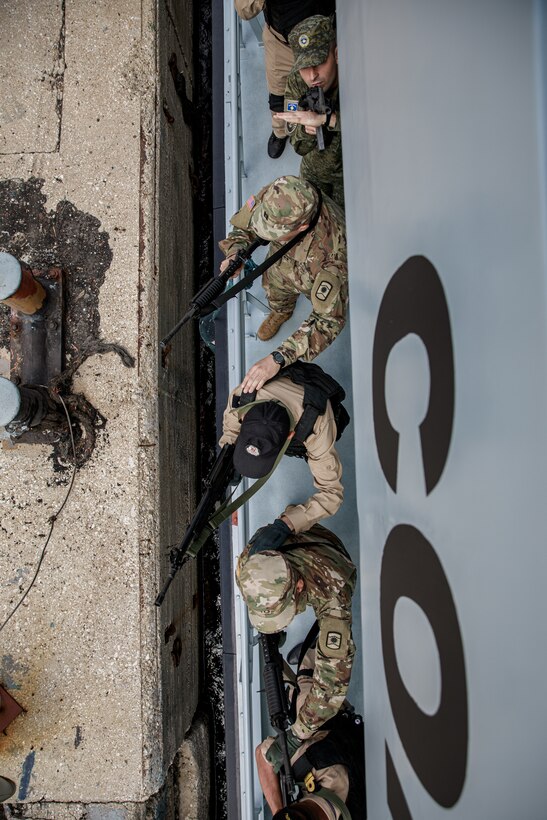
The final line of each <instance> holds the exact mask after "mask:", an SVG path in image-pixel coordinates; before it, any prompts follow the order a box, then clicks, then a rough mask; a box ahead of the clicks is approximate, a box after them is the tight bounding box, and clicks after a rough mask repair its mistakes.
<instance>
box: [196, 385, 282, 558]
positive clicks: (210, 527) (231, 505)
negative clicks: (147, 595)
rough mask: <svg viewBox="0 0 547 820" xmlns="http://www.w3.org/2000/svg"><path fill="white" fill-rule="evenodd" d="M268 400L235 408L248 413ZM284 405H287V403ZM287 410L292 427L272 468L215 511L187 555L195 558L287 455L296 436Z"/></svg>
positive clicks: (243, 413)
mask: <svg viewBox="0 0 547 820" xmlns="http://www.w3.org/2000/svg"><path fill="white" fill-rule="evenodd" d="M266 401H270V399H260V400H259V401H253V402H249V404H244V405H243V407H238V408H234V409H236V410H237V412H238V415H239V414H240V415H245V413H247V411H248V410H250V409H251V407H254V406H255V405H257V404H265V402H266ZM283 406H284V407H285V405H283ZM285 410H286V411H287V413H288V415H289V421H290V428H291V429H290V432H289V435H288V436H287V438H286V439H285V443H284V444H283V447H282V448H281V450H280V451H279V453H278V454H277V458H276V460H275V461H274V464H273V467H272V469H271V470H270V472H269V473H267V474H266V475H265V476H262V478H259V479H257V480H256V481H255V482H254V483H253V484H252V485H251V486H250V487H249V488H248V489H247V490H245V492H243V493H241V495H239V496H238V497H237V498H236V500H235V501H232V502H229V501H225V502H224V503H223V504H221V505H220V507H219V508H218V509H217V510H216V511H215V512H214V513H213V515H212V516H211V517H210V518H209V520H208V521H207V523H206V524H205V526H204V528H203V530H202V532H201V534H200V536H199V538H196V540H195V541H194V543H193V544H192V546H191V547H189V549H188V551H187V553H186V556H188V558H195V557H196V555H197V554H198V552H199V551H200V549H201V548H202V546H203V545H204V544H205V542H206V541H207V539H208V538H209V536H210V535H212V533H213V532H214V531H215V530H216V529H217V528H218V527H219V526H220V525H221V524H222V522H223V521H226V519H227V518H230V516H231V515H232V513H234V512H235V511H236V510H238V509H239V508H240V507H242V506H243V504H245V503H246V502H247V501H248V500H249V498H251V497H252V496H253V495H254V494H255V493H257V492H258V491H259V490H260V488H261V487H263V486H264V484H265V483H266V482H267V481H268V479H269V478H270V477H271V476H272V475H273V473H274V471H275V470H276V468H277V466H278V464H279V462H280V461H281V459H282V458H283V456H284V455H285V451H286V450H287V447H288V446H289V444H290V443H291V439H292V438H293V436H294V419H293V417H292V415H291V413H290V411H289V409H288V408H287V407H285ZM186 556H185V557H186Z"/></svg>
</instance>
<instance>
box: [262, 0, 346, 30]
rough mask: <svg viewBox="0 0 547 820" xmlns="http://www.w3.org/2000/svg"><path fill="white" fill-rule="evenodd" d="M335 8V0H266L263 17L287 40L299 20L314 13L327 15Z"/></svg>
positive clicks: (332, 12)
mask: <svg viewBox="0 0 547 820" xmlns="http://www.w3.org/2000/svg"><path fill="white" fill-rule="evenodd" d="M335 10H336V2H335V0H266V2H265V3H264V17H265V18H266V22H267V24H268V25H269V26H270V27H271V28H273V29H274V30H275V31H277V32H278V33H279V34H281V35H282V37H283V38H284V39H285V40H287V38H288V36H289V32H290V30H291V29H292V28H294V26H295V25H296V24H297V23H300V21H301V20H305V19H306V17H311V16H312V15H314V14H323V15H324V16H325V17H328V16H329V14H334V12H335Z"/></svg>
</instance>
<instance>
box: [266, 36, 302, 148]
mask: <svg viewBox="0 0 547 820" xmlns="http://www.w3.org/2000/svg"><path fill="white" fill-rule="evenodd" d="M262 40H263V43H264V62H265V64H266V85H267V86H268V92H269V93H270V94H275V95H276V96H279V97H284V96H285V87H286V85H287V77H288V76H289V73H290V71H291V69H292V67H293V62H294V57H293V53H292V49H291V47H290V46H289V45H286V44H285V43H284V42H283V41H282V40H283V38H282V37H281V35H280V34H277V33H272V31H271V30H270V28H269V26H264V28H263V30H262ZM281 110H283V106H281ZM272 131H273V132H274V134H275V135H276V137H284V136H285V135H286V131H285V123H284V122H283V120H280V119H278V118H277V116H276V113H275V111H272Z"/></svg>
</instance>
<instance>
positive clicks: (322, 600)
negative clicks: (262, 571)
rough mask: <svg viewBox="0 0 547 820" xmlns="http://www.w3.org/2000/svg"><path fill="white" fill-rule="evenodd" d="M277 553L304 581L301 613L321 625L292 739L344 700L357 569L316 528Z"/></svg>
mask: <svg viewBox="0 0 547 820" xmlns="http://www.w3.org/2000/svg"><path fill="white" fill-rule="evenodd" d="M249 548H250V547H249V546H247V547H246V548H245V549H244V550H243V552H242V553H241V556H240V558H239V567H241V566H242V565H243V564H244V563H245V560H246V558H247V556H248V553H249ZM280 551H282V552H283V554H284V556H285V558H286V559H287V560H288V561H290V563H291V565H292V566H293V567H294V569H295V570H296V572H297V573H298V574H299V575H300V577H301V578H302V579H303V580H304V584H305V587H304V591H303V593H302V595H301V598H300V602H299V612H303V611H304V610H305V609H306V607H307V606H311V607H312V608H313V611H314V612H315V617H316V618H317V620H318V622H319V637H318V639H317V652H316V663H315V669H314V672H313V681H312V686H311V688H310V690H309V692H308V694H307V696H306V698H305V699H304V702H303V704H302V705H301V706H300V708H299V710H298V715H297V718H296V721H295V723H294V725H293V731H294V732H295V734H297V735H298V736H299V737H301V738H307V737H309V736H310V735H311V734H313V732H315V731H317V729H318V728H319V727H320V726H322V725H323V724H324V723H325V722H326V721H327V720H329V719H330V718H331V717H334V715H335V714H336V713H337V712H338V710H339V709H340V707H341V706H342V704H343V702H344V699H345V697H346V692H347V690H348V686H349V681H350V677H351V668H352V665H353V658H354V656H355V644H354V642H353V638H352V634H351V622H352V618H351V598H352V595H353V591H354V589H355V583H356V578H357V570H356V568H355V565H354V564H353V563H352V561H351V559H350V557H349V555H348V553H347V552H346V550H345V549H344V547H343V545H342V543H341V542H340V541H339V539H338V538H337V537H336V536H335V535H334V533H332V532H330V530H327V529H326V528H325V527H322V526H321V525H320V524H316V525H315V526H314V527H312V528H311V529H310V530H308V532H303V533H299V534H298V535H290V536H289V538H288V539H287V541H286V542H285V544H284V546H283V547H282V548H281V550H280Z"/></svg>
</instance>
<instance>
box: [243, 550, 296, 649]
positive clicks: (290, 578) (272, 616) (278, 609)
mask: <svg viewBox="0 0 547 820" xmlns="http://www.w3.org/2000/svg"><path fill="white" fill-rule="evenodd" d="M236 580H237V584H238V586H239V588H240V590H241V594H242V595H243V597H244V599H245V603H246V604H247V607H248V610H249V620H250V622H251V623H252V625H253V626H254V627H255V628H256V629H258V631H259V632H267V633H270V632H280V631H281V630H282V629H285V627H286V626H288V624H290V622H291V621H292V619H293V618H294V616H295V615H296V599H295V585H296V573H295V572H294V570H293V569H292V567H291V565H290V563H289V562H288V561H287V560H286V558H285V556H284V555H282V554H281V553H280V552H276V551H275V550H264V551H263V552H260V553H258V554H256V555H251V557H250V558H248V559H247V560H246V561H244V562H243V563H240V565H239V566H238V571H237V575H236Z"/></svg>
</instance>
